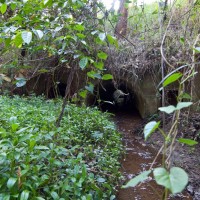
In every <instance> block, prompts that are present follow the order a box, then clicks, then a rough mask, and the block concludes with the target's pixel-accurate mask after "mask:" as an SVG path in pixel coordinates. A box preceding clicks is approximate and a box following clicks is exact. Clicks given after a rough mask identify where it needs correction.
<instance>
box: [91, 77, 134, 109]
mask: <svg viewBox="0 0 200 200" xmlns="http://www.w3.org/2000/svg"><path fill="white" fill-rule="evenodd" d="M135 101H136V96H135V94H134V92H133V91H132V90H131V89H130V88H128V87H127V86H126V85H125V84H124V83H120V84H119V85H118V87H115V86H114V85H113V83H112V82H111V81H107V82H104V83H103V84H102V85H100V86H99V88H96V95H95V96H90V97H89V99H88V104H89V105H95V106H98V107H99V108H100V109H101V110H102V111H108V112H112V113H115V112H120V111H127V112H135V111H136V110H137V106H136V102H135Z"/></svg>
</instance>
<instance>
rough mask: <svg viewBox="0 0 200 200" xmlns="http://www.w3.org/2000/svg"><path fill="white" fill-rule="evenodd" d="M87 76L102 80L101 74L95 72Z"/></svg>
mask: <svg viewBox="0 0 200 200" xmlns="http://www.w3.org/2000/svg"><path fill="white" fill-rule="evenodd" d="M87 76H88V77H90V78H93V79H95V78H98V79H101V74H99V73H97V72H95V71H90V72H88V73H87Z"/></svg>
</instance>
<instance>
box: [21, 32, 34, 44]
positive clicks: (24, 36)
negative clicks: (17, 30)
mask: <svg viewBox="0 0 200 200" xmlns="http://www.w3.org/2000/svg"><path fill="white" fill-rule="evenodd" d="M22 39H23V41H24V43H26V44H30V42H31V40H32V32H30V31H23V32H22Z"/></svg>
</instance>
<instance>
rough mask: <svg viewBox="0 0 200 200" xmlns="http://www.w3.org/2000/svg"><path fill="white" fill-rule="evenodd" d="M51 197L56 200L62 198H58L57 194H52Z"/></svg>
mask: <svg viewBox="0 0 200 200" xmlns="http://www.w3.org/2000/svg"><path fill="white" fill-rule="evenodd" d="M51 196H52V198H53V199H54V200H59V199H60V197H59V196H58V193H57V192H51Z"/></svg>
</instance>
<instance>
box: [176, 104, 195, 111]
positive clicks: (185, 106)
mask: <svg viewBox="0 0 200 200" xmlns="http://www.w3.org/2000/svg"><path fill="white" fill-rule="evenodd" d="M191 105H192V102H178V104H177V106H176V110H180V109H182V108H187V107H189V106H191Z"/></svg>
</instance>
